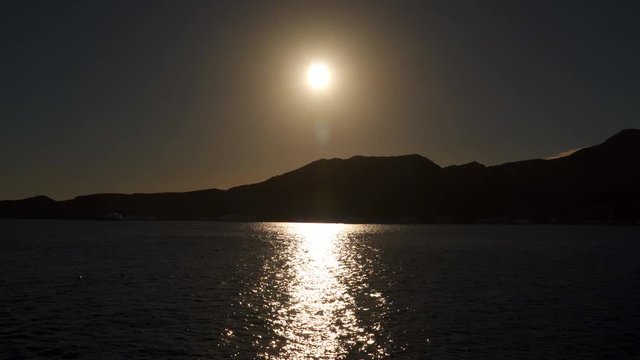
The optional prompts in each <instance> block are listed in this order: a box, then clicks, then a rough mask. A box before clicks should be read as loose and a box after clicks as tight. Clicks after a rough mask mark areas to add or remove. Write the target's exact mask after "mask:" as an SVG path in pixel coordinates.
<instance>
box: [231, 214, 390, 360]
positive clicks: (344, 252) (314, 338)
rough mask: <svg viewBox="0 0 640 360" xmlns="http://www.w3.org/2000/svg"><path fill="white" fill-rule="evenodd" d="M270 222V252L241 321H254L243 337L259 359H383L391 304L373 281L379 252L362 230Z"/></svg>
mask: <svg viewBox="0 0 640 360" xmlns="http://www.w3.org/2000/svg"><path fill="white" fill-rule="evenodd" d="M272 226H273V227H274V228H272V229H271V230H272V232H271V233H272V234H275V236H273V237H272V239H271V240H269V241H270V244H271V245H272V246H273V247H272V250H273V251H272V252H271V256H270V257H269V258H267V259H264V263H263V267H262V269H261V270H262V274H261V275H260V277H259V280H258V281H257V283H255V285H254V286H252V289H251V290H250V291H247V292H246V293H243V294H241V296H240V300H239V303H240V306H242V307H243V308H244V309H246V310H247V312H246V313H247V315H246V316H245V319H241V320H242V321H243V322H245V323H246V322H249V324H248V325H245V328H246V334H245V335H244V336H245V337H247V336H251V337H253V347H254V349H255V351H256V354H257V356H258V357H261V358H264V359H345V358H359V359H361V358H368V359H377V358H384V357H386V356H387V355H388V354H387V350H388V344H387V339H386V338H385V337H384V336H382V335H380V333H381V330H382V328H383V323H382V318H383V317H384V315H385V311H386V309H387V304H386V300H385V298H384V297H383V296H382V294H380V293H379V292H377V291H376V290H375V289H372V288H371V286H370V284H369V281H368V277H369V276H370V274H372V271H375V270H374V269H371V268H370V267H371V266H372V263H371V258H372V257H374V255H375V252H374V251H373V250H372V249H370V248H367V247H364V246H362V244H360V243H358V241H357V236H355V235H354V234H353V233H354V230H356V229H357V227H356V226H353V225H342V224H305V223H294V224H272ZM362 252H365V253H367V255H366V256H365V254H362ZM247 320H249V321H247ZM230 331H231V332H232V333H233V330H232V329H230ZM239 355H240V356H242V354H239Z"/></svg>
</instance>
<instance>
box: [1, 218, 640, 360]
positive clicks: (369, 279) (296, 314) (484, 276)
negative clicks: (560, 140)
mask: <svg viewBox="0 0 640 360" xmlns="http://www.w3.org/2000/svg"><path fill="white" fill-rule="evenodd" d="M0 358H2V359H12V358H15V359H21V358H86V359H116V358H134V359H135V358H184V359H186V358H190V359H191V358H193V359H196V358H202V359H227V358H240V359H254V358H258V359H260V358H264V359H342V358H346V359H384V358H394V359H402V358H406V359H421V358H427V359H428V358H433V359H638V358H640V228H638V227H597V226H489V225H481V226H386V225H340V224H286V223H255V224H225V223H207V222H90V221H86V222H84V221H77V222H74V221H0Z"/></svg>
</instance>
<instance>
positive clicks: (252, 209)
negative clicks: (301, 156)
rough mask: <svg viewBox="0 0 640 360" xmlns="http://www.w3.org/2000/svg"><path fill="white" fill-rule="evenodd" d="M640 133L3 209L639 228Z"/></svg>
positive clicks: (332, 163)
mask: <svg viewBox="0 0 640 360" xmlns="http://www.w3.org/2000/svg"><path fill="white" fill-rule="evenodd" d="M638 184H640V130H635V129H627V130H623V131H621V132H620V133H618V134H616V135H614V136H613V137H611V138H609V139H608V140H606V141H605V142H603V143H602V144H599V145H595V146H592V147H588V148H584V149H581V150H578V151H576V152H574V153H573V154H571V155H568V156H565V157H560V158H555V159H548V160H542V159H534V160H525V161H518V162H511V163H506V164H502V165H496V166H484V165H482V164H479V163H477V162H471V163H468V164H464V165H454V166H448V167H445V168H442V167H440V166H438V165H437V164H435V163H434V162H433V161H431V160H429V159H427V158H425V157H422V156H420V155H416V154H414V155H403V156H390V157H365V156H354V157H352V158H349V159H345V160H343V159H329V160H327V159H321V160H317V161H314V162H312V163H309V164H308V165H305V166H303V167H301V168H299V169H296V170H293V171H290V172H287V173H285V174H282V175H278V176H274V177H272V178H270V179H268V180H266V181H264V182H261V183H257V184H251V185H243V186H238V187H235V188H231V189H229V190H226V191H225V190H217V189H211V190H200V191H192V192H183V193H157V194H94V195H86V196H78V197H76V198H74V199H71V200H65V201H54V200H52V199H50V198H47V197H45V196H38V197H33V198H28V199H24V200H14V201H0V217H5V218H52V219H63V218H66V219H91V218H96V217H99V216H102V215H104V214H107V213H112V212H117V213H120V214H122V215H123V216H124V217H125V218H129V219H159V220H199V219H209V220H245V221H339V222H426V223H431V222H536V223H546V222H562V223H565V222H566V223H584V222H595V223H602V222H620V223H630V222H637V221H639V220H640V191H638V190H639V186H638Z"/></svg>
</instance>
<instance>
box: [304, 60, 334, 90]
mask: <svg viewBox="0 0 640 360" xmlns="http://www.w3.org/2000/svg"><path fill="white" fill-rule="evenodd" d="M307 84H309V87H310V88H311V89H313V90H326V89H327V88H328V87H329V85H330V84H331V71H330V70H329V67H328V66H327V65H326V64H324V63H322V62H314V63H312V64H311V65H309V69H308V70H307Z"/></svg>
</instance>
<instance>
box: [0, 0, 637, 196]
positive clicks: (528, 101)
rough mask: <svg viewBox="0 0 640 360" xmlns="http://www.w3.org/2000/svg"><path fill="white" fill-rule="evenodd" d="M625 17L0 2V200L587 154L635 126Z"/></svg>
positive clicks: (620, 5) (508, 5)
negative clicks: (323, 82)
mask: <svg viewBox="0 0 640 360" xmlns="http://www.w3.org/2000/svg"><path fill="white" fill-rule="evenodd" d="M638 19H640V2H638V1H628V2H624V1H594V2H591V1H548V2H547V1H526V2H525V1H513V0H507V1H471V0H467V1H451V0H446V1H427V0H424V1H416V2H408V1H390V0H385V1H365V0H357V1H344V2H327V1H291V2H285V1H277V2H269V1H255V2H246V1H245V2H243V1H233V2H223V1H213V0H212V1H185V0H180V1H131V0H126V1H95V0H92V1H42V2H38V1H12V2H5V3H4V4H3V5H2V7H1V8H0V41H1V42H2V43H1V44H2V46H1V47H0V90H1V97H0V166H1V169H2V170H1V172H0V199H12V198H22V197H27V196H32V195H36V194H46V195H49V196H52V197H54V198H57V199H64V198H70V197H73V196H75V195H79V194H87V193H95V192H127V193H129V192H157V191H186V190H196V189H203V188H213V187H217V188H227V187H230V186H234V185H240V184H244V183H250V182H257V181H261V180H264V179H266V178H268V177H270V176H272V175H276V174H279V173H282V172H285V171H288V170H291V169H294V168H296V167H299V166H301V165H304V164H306V163H308V162H310V161H313V160H316V159H318V158H321V157H323V158H330V157H343V158H344V157H351V156H353V155H358V154H360V155H399V154H407V153H419V154H421V155H424V156H426V157H429V158H430V159H432V160H434V161H435V162H436V163H438V164H440V165H450V164H459V163H466V162H469V161H472V160H477V161H479V162H482V163H485V164H497V163H502V162H507V161H513V160H519V159H526V158H538V157H546V156H549V155H551V154H554V153H559V152H561V151H564V150H568V149H571V148H576V147H582V146H587V145H592V144H595V143H598V142H601V141H603V140H604V139H605V138H606V137H608V136H610V135H612V134H614V133H615V132H617V131H619V130H620V129H622V128H629V127H634V128H639V127H640V117H639V114H640V70H639V68H638V67H639V64H640V40H639V39H640V21H638ZM315 59H322V60H324V61H325V62H326V63H327V64H328V65H329V66H330V68H331V70H332V72H333V78H334V82H333V84H332V86H331V88H330V89H328V91H326V93H323V94H315V93H313V92H311V91H309V89H308V88H307V86H306V85H305V83H304V72H305V69H306V67H307V66H308V64H309V63H310V62H311V61H313V60H315Z"/></svg>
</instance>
